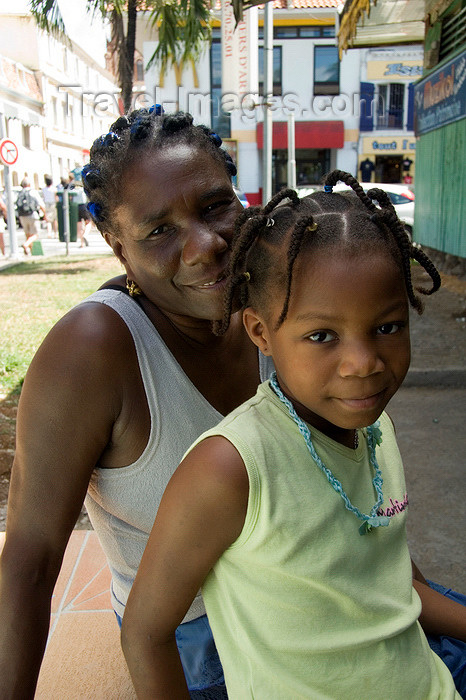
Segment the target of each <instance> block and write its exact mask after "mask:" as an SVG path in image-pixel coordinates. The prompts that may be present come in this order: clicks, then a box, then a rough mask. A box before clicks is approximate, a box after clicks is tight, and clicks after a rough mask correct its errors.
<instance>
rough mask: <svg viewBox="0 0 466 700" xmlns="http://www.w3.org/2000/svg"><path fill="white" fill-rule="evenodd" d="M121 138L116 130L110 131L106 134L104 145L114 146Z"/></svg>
mask: <svg viewBox="0 0 466 700" xmlns="http://www.w3.org/2000/svg"><path fill="white" fill-rule="evenodd" d="M119 140H120V137H119V136H118V134H115V132H114V131H109V132H108V134H106V135H105V136H104V140H103V145H104V146H113V145H114V144H115V143H116V142H117V141H119Z"/></svg>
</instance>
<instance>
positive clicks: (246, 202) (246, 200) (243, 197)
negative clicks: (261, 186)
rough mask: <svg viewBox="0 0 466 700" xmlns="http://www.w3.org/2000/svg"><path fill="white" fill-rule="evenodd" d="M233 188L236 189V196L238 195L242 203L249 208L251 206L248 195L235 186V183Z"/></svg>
mask: <svg viewBox="0 0 466 700" xmlns="http://www.w3.org/2000/svg"><path fill="white" fill-rule="evenodd" d="M233 189H234V191H235V194H236V196H237V197H238V199H239V201H240V202H241V204H242V205H243V207H244V208H245V209H247V208H248V207H249V202H248V199H247V197H246V195H245V194H244V192H241V190H239V189H238V188H237V187H235V186H234V185H233Z"/></svg>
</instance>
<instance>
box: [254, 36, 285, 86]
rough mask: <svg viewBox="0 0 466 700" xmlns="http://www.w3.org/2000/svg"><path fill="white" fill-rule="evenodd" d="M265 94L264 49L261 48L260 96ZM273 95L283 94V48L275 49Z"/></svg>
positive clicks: (277, 47) (275, 47) (276, 47)
mask: <svg viewBox="0 0 466 700" xmlns="http://www.w3.org/2000/svg"><path fill="white" fill-rule="evenodd" d="M263 94H264V47H263V46H259V95H263ZM273 94H274V95H281V94H282V47H281V46H274V47H273Z"/></svg>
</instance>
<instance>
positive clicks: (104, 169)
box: [82, 105, 236, 234]
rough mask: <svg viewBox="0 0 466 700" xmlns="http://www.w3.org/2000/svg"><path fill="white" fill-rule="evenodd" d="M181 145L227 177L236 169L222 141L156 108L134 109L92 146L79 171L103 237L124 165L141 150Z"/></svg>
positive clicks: (111, 224)
mask: <svg viewBox="0 0 466 700" xmlns="http://www.w3.org/2000/svg"><path fill="white" fill-rule="evenodd" d="M178 143H185V144H188V145H192V146H194V147H197V148H199V149H202V150H203V151H207V152H208V153H210V154H211V155H212V158H214V159H215V160H217V161H218V162H219V163H221V164H222V165H223V166H224V167H225V169H226V171H227V173H228V175H229V176H230V178H231V177H232V176H233V175H236V166H235V164H234V163H233V160H232V159H231V156H230V155H229V153H227V151H226V150H224V149H223V148H220V146H221V145H222V139H221V138H220V137H219V136H218V135H217V134H216V133H214V132H213V131H211V130H210V129H209V128H208V127H207V126H204V125H202V124H200V125H194V124H193V117H192V116H191V115H190V114H188V113H187V112H176V113H174V114H166V115H165V114H164V113H163V109H162V108H161V106H160V105H155V106H153V107H151V108H150V109H145V108H144V109H138V110H135V111H134V112H131V114H129V115H128V116H122V117H119V119H117V120H116V122H114V123H113V124H112V126H111V127H110V131H109V132H108V134H105V135H103V136H100V137H99V138H97V139H96V140H95V141H94V143H93V144H92V148H91V152H90V162H89V163H88V164H87V165H85V166H84V168H83V170H82V178H83V185H84V191H85V193H86V196H87V198H88V200H89V203H88V209H89V213H90V214H91V216H92V219H93V220H94V222H95V224H96V226H97V228H98V229H99V231H100V232H101V233H102V234H103V233H106V232H110V231H112V229H113V227H114V222H112V215H113V210H114V208H115V205H116V203H117V202H118V201H119V199H120V194H121V192H122V189H123V187H124V175H125V171H126V169H127V168H128V166H129V165H130V164H131V163H133V162H134V161H135V160H136V159H137V158H140V157H141V151H142V150H144V151H149V150H158V149H162V148H165V147H167V146H168V147H169V146H170V145H175V144H178Z"/></svg>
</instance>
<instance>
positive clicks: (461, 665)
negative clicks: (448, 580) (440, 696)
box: [427, 581, 466, 698]
mask: <svg viewBox="0 0 466 700" xmlns="http://www.w3.org/2000/svg"><path fill="white" fill-rule="evenodd" d="M427 583H428V584H429V586H430V587H431V588H432V589H433V590H434V591H437V592H438V593H441V594H442V595H444V596H446V597H447V598H451V600H454V601H455V602H456V603H460V604H461V605H466V595H463V594H462V593H456V591H452V590H451V588H445V586H442V585H440V584H439V583H434V582H433V581H427ZM427 641H428V642H429V646H430V648H431V649H432V651H435V653H436V654H437V656H440V658H441V659H442V661H443V663H444V664H445V665H446V666H448V668H449V670H450V673H451V675H452V676H453V680H454V681H455V685H456V689H457V691H458V693H459V694H460V695H461V697H462V698H466V643H465V642H462V641H461V640H460V639H454V638H453V637H445V636H443V635H441V636H435V635H432V634H428V635H427Z"/></svg>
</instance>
